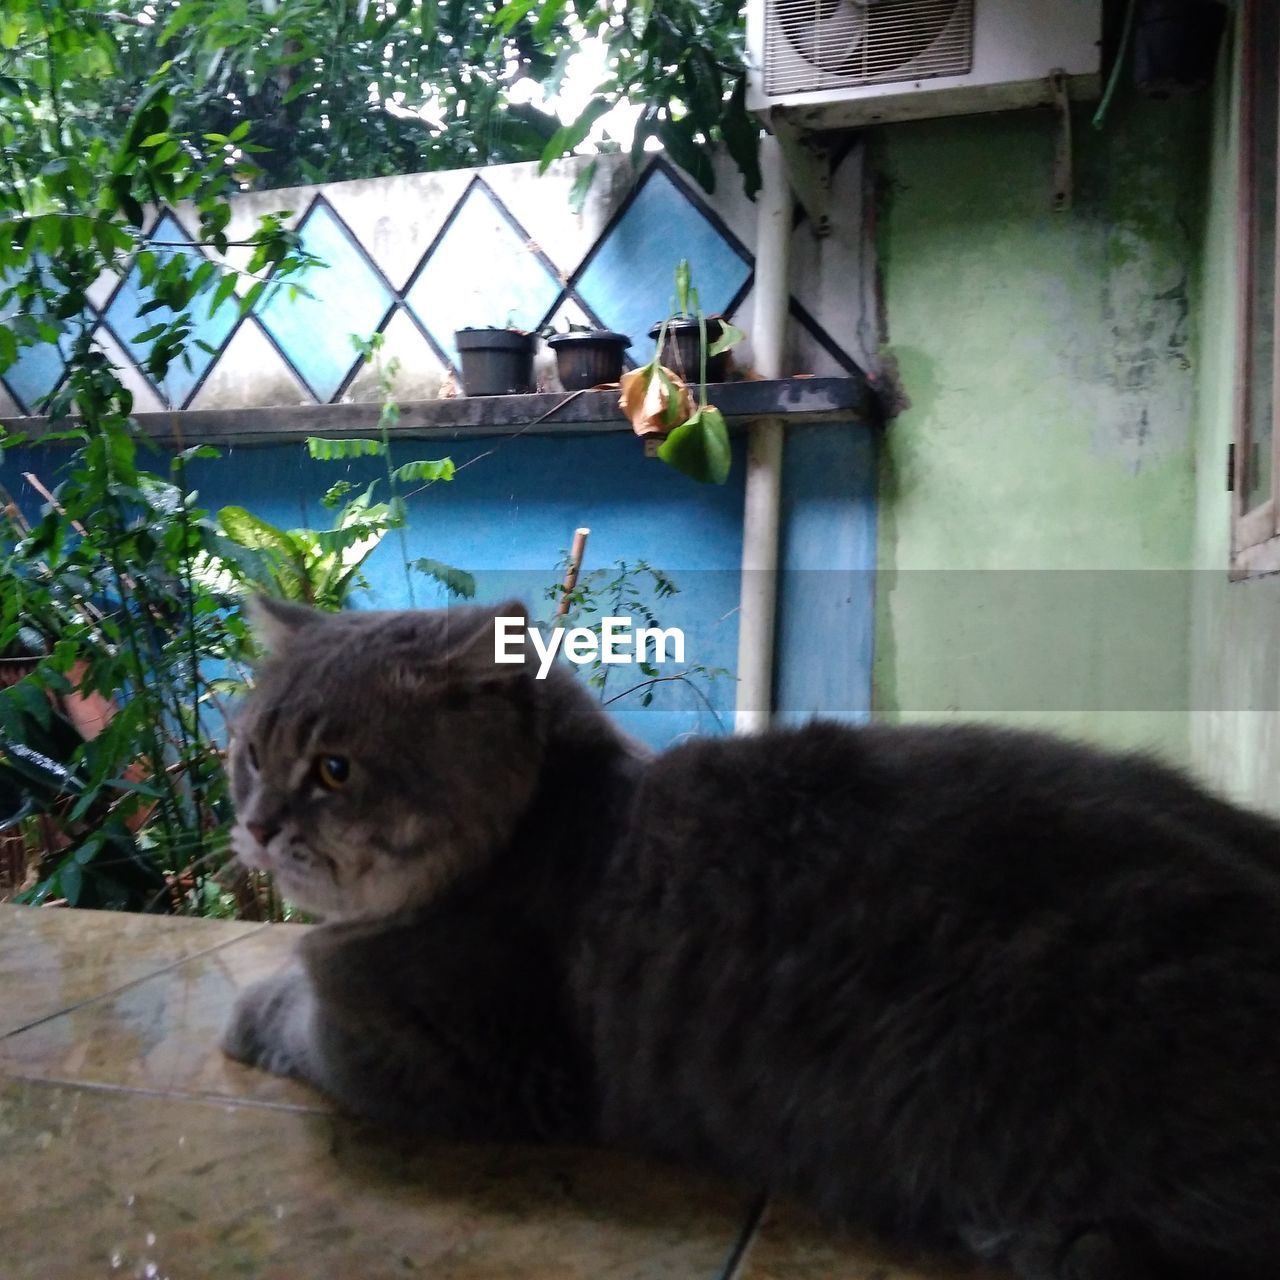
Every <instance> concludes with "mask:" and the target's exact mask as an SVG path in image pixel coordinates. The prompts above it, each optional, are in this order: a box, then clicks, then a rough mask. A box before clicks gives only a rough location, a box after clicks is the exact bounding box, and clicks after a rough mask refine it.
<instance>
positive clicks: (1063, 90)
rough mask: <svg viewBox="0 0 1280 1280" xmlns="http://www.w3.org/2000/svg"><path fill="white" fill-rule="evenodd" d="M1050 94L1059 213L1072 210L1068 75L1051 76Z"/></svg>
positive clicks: (1054, 183)
mask: <svg viewBox="0 0 1280 1280" xmlns="http://www.w3.org/2000/svg"><path fill="white" fill-rule="evenodd" d="M1049 93H1050V95H1051V97H1052V99H1053V110H1054V112H1055V114H1056V115H1057V125H1056V128H1055V130H1054V138H1053V207H1054V209H1055V210H1056V211H1057V212H1058V213H1066V212H1067V210H1068V209H1070V208H1071V194H1072V191H1071V189H1072V185H1073V183H1072V172H1071V102H1070V100H1069V99H1068V97H1067V73H1066V72H1065V71H1053V72H1050V74H1049Z"/></svg>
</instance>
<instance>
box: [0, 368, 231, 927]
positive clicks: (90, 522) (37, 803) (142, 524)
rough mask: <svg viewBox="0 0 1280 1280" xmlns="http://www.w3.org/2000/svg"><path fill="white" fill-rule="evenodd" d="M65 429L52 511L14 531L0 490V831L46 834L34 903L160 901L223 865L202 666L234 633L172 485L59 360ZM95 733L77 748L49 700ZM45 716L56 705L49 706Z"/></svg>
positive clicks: (177, 485)
mask: <svg viewBox="0 0 1280 1280" xmlns="http://www.w3.org/2000/svg"><path fill="white" fill-rule="evenodd" d="M69 377H70V379H71V381H72V382H73V383H74V385H75V394H76V402H77V405H78V407H79V408H80V411H81V413H82V415H83V416H82V422H83V423H84V425H82V426H80V427H78V428H75V429H73V430H72V431H71V432H69V433H68V434H70V435H71V436H72V437H73V443H74V447H73V448H72V449H71V450H70V453H69V457H68V462H67V465H66V466H65V467H64V468H63V476H64V479H63V481H62V483H61V484H60V485H59V486H58V489H57V495H56V497H57V502H56V504H52V503H51V504H49V505H48V506H47V507H46V508H45V510H44V512H43V514H42V515H41V516H40V518H39V519H38V520H36V521H35V522H34V523H33V524H28V523H27V522H26V520H25V519H23V518H22V517H21V516H20V515H19V514H18V512H17V508H16V507H14V506H13V505H12V503H11V502H10V500H9V498H8V495H3V497H4V501H5V504H6V507H7V509H8V510H9V513H10V514H9V518H8V521H7V522H6V525H5V528H4V530H3V535H4V536H3V544H2V561H0V580H3V583H4V591H3V596H2V597H0V604H2V609H0V652H3V653H5V654H15V653H22V652H25V653H27V654H29V655H30V657H31V660H32V662H33V664H34V670H33V671H32V672H31V673H30V674H29V675H27V676H26V677H25V678H24V679H22V680H20V681H18V682H17V683H15V684H13V685H11V686H10V687H8V688H5V689H3V690H0V827H3V826H13V825H17V824H19V823H22V822H24V821H26V820H29V819H31V818H33V817H35V816H38V815H39V816H43V817H44V818H45V819H47V820H48V821H49V822H50V823H51V824H52V827H51V828H50V829H52V830H56V831H57V832H58V839H57V841H56V842H55V843H54V844H52V845H51V846H50V847H48V848H47V849H46V850H45V854H44V857H43V858H42V859H41V861H40V864H39V866H38V867H37V877H36V882H35V883H34V885H33V886H32V887H31V888H30V889H29V890H28V892H27V894H26V899H27V900H28V901H32V902H40V901H44V900H46V899H48V898H51V897H55V898H56V897H61V898H64V899H66V901H68V902H69V903H71V904H72V905H80V906H114V907H128V908H133V909H146V908H151V909H154V908H156V907H162V908H164V909H171V908H172V907H173V906H174V905H175V904H176V903H177V902H180V901H181V893H180V892H178V891H175V890H173V886H174V884H175V883H176V882H177V881H178V880H180V879H181V878H182V877H183V876H184V875H185V876H189V877H191V879H192V883H193V884H196V885H198V884H199V883H202V882H203V879H204V876H205V873H206V872H207V871H208V870H210V869H212V868H213V867H215V866H216V865H217V864H218V863H219V862H221V861H222V860H223V856H224V851H225V828H226V823H227V820H228V817H229V813H228V806H227V795H226V784H225V778H224V775H223V771H222V765H221V753H220V748H219V745H218V733H219V730H220V727H221V724H222V711H221V707H220V705H219V702H218V696H217V694H216V692H215V690H214V688H213V686H212V683H211V682H210V681H209V680H208V679H207V677H206V673H205V668H206V665H207V664H211V663H215V662H216V663H220V664H227V663H230V664H232V665H234V664H235V663H236V661H237V660H238V658H239V657H240V655H241V653H242V651H243V646H244V640H245V636H244V628H243V626H242V624H241V623H240V622H239V619H238V618H236V617H235V616H234V615H232V616H228V615H227V614H226V613H225V612H224V609H225V606H226V605H227V604H228V603H229V601H227V599H226V598H225V597H224V596H222V595H221V594H220V593H219V592H218V591H217V590H216V589H214V588H213V587H211V586H210V585H208V584H207V583H206V581H205V578H204V574H205V572H206V570H207V566H208V564H209V563H210V562H211V561H212V560H214V559H216V558H217V557H218V555H219V554H220V550H221V548H220V544H219V538H218V535H217V532H216V530H215V529H214V527H213V525H212V523H211V522H210V521H209V519H208V518H207V515H206V513H205V512H204V511H203V510H202V509H201V508H200V507H199V506H198V505H197V503H196V496H195V494H194V493H192V492H190V491H189V490H188V489H187V487H186V485H185V483H184V471H185V467H186V462H187V457H186V456H184V455H181V454H180V455H178V456H177V457H176V458H174V459H173V461H172V463H171V466H170V475H169V477H168V478H167V479H162V478H161V477H159V476H156V475H154V474H151V473H149V472H147V471H145V470H143V469H141V468H140V466H139V465H138V457H137V449H138V443H137V441H136V440H135V438H134V436H133V434H132V432H131V430H130V428H129V424H128V421H127V419H124V418H123V417H122V416H121V407H120V399H119V390H118V389H116V390H115V392H114V393H113V390H112V381H111V379H110V378H109V377H108V376H107V375H105V374H104V373H103V371H102V370H101V369H100V368H97V367H95V366H93V365H89V366H88V367H87V368H82V367H73V368H72V370H71V371H70V375H69ZM73 704H74V705H78V706H79V707H80V708H81V709H82V711H87V712H89V713H92V714H93V716H94V718H97V719H99V720H101V721H105V723H102V724H100V732H98V733H97V735H96V736H92V737H90V738H89V739H88V740H86V738H85V737H84V736H82V733H81V732H78V731H77V729H76V727H74V726H73V724H72V722H71V720H70V719H69V718H68V715H67V714H66V713H65V712H64V710H62V708H69V707H70V706H72V705H73ZM55 707H56V708H58V709H55Z"/></svg>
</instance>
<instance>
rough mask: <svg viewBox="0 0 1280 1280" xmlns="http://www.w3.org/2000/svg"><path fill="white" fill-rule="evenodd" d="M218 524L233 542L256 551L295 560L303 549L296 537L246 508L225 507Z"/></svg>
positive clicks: (220, 513)
mask: <svg viewBox="0 0 1280 1280" xmlns="http://www.w3.org/2000/svg"><path fill="white" fill-rule="evenodd" d="M218 523H219V524H220V525H221V526H222V531H223V532H224V533H225V534H226V535H227V537H228V538H230V539H231V541H232V542H237V543H239V544H240V545H241V546H242V547H249V548H250V549H251V550H255V551H274V552H276V553H277V554H279V555H282V556H286V557H289V558H293V557H296V556H298V555H299V554H300V553H301V550H302V548H301V547H300V546H299V544H298V542H297V541H296V540H295V539H294V537H293V536H292V535H291V534H290V533H288V532H286V531H285V530H284V529H279V528H277V527H276V526H275V525H273V524H270V523H269V522H268V521H266V520H263V519H262V518H261V517H260V516H255V515H254V514H253V513H252V512H251V511H246V510H245V509H244V507H223V508H222V510H221V511H219V512H218Z"/></svg>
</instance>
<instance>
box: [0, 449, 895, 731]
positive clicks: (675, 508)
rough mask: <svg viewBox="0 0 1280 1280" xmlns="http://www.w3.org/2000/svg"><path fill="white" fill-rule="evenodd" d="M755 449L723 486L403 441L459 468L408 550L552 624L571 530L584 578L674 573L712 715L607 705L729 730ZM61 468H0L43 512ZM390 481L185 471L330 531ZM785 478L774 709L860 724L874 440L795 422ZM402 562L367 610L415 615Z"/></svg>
mask: <svg viewBox="0 0 1280 1280" xmlns="http://www.w3.org/2000/svg"><path fill="white" fill-rule="evenodd" d="M743 443H744V442H743V439H742V438H741V437H739V438H738V439H737V440H736V441H735V455H734V468H733V473H732V475H731V477H730V481H729V483H728V484H726V485H725V486H723V487H720V488H716V487H712V486H702V485H697V484H694V483H693V482H692V481H689V480H686V479H685V478H684V477H682V476H680V475H678V474H676V473H675V472H673V471H671V470H670V469H669V468H668V467H665V466H663V465H662V464H661V463H659V462H656V461H650V460H646V459H645V458H644V457H643V455H642V453H641V448H640V445H639V442H638V441H636V440H635V439H634V438H633V437H632V436H630V435H622V434H617V435H584V436H576V437H566V436H525V437H522V438H520V439H505V440H504V439H501V438H495V439H484V440H467V441H455V442H452V443H449V444H446V443H444V442H440V441H433V442H430V443H427V442H414V441H404V442H397V444H396V446H395V461H396V462H397V463H401V462H407V461H409V460H410V459H413V458H424V457H441V456H445V455H446V454H447V455H448V456H450V457H452V458H453V460H454V462H455V463H456V464H457V466H458V467H459V468H460V469H461V470H460V472H459V474H458V475H457V477H456V478H455V479H454V480H453V481H452V482H451V483H448V484H443V483H442V484H436V485H433V486H432V487H431V488H430V489H428V490H427V491H426V492H424V493H421V494H419V495H417V496H415V497H413V498H412V499H411V500H410V503H409V508H410V521H409V527H408V529H407V530H406V539H407V551H408V556H409V558H410V559H413V558H416V557H419V556H430V557H433V558H435V559H438V560H443V561H445V562H447V563H449V564H453V565H456V566H457V567H458V568H461V569H465V570H467V571H469V572H471V573H473V574H474V575H475V576H476V579H477V588H478V597H479V598H480V599H482V600H484V601H489V602H499V601H502V600H505V599H507V598H509V597H518V598H520V599H522V600H524V601H525V602H526V604H527V605H528V606H529V607H530V609H531V612H532V613H533V614H534V616H535V617H537V616H542V617H545V616H547V615H548V614H549V613H550V612H551V609H552V604H551V602H550V601H549V600H547V598H546V589H547V588H548V587H550V586H552V585H553V584H554V583H555V582H556V581H557V579H558V574H557V571H556V565H557V562H558V560H559V559H560V556H561V553H562V552H563V550H564V549H565V548H567V547H568V545H569V543H570V541H571V540H572V537H573V531H574V529H575V528H576V527H577V526H579V525H585V526H587V527H589V528H590V529H591V539H590V543H589V545H588V551H587V561H586V566H585V568H586V569H587V570H588V571H589V570H591V569H596V568H601V567H609V566H612V565H613V563H614V562H615V561H617V560H619V559H625V560H627V561H632V562H633V561H636V560H647V561H648V562H649V563H650V564H652V565H654V566H655V567H657V568H660V569H663V570H664V571H666V572H668V573H670V574H671V576H672V577H673V578H674V580H675V582H676V584H677V585H678V586H679V588H680V593H679V594H678V595H677V596H675V597H674V598H672V599H670V600H666V601H662V602H659V603H658V604H657V605H656V611H657V613H658V616H659V617H660V619H661V621H662V623H663V625H664V626H678V627H681V628H683V629H684V631H685V634H686V641H687V649H686V654H685V663H686V665H689V664H697V665H701V666H705V667H711V668H724V669H726V671H728V672H729V673H730V674H727V675H725V676H722V677H720V678H718V679H715V680H712V681H711V682H710V683H702V684H701V685H700V687H701V688H702V689H703V690H704V691H705V693H706V694H707V697H708V699H709V702H710V706H708V705H706V703H704V701H703V700H702V699H701V698H700V697H699V696H698V695H697V694H696V693H694V692H693V691H692V690H691V689H689V688H687V687H686V686H684V685H681V684H678V683H672V684H664V685H660V686H658V687H657V688H656V690H655V697H654V701H653V704H652V706H650V707H648V708H642V707H641V706H640V705H639V702H638V700H637V699H636V698H635V697H628V698H625V699H622V700H621V701H619V702H617V703H615V704H614V705H613V707H612V710H613V711H615V713H617V714H618V716H619V718H620V719H621V720H622V721H623V723H624V724H625V725H626V727H627V728H628V729H630V730H631V731H632V732H634V733H636V734H637V735H638V736H640V737H642V738H643V739H645V740H646V741H648V742H650V743H653V744H654V745H659V746H660V745H665V744H667V743H669V742H671V741H673V740H675V739H677V738H679V737H681V736H682V735H687V734H689V733H711V732H716V731H718V729H719V728H721V727H723V728H726V729H727V728H730V727H732V723H733V704H734V693H735V690H734V684H735V682H734V678H733V675H732V672H733V670H734V668H735V666H736V663H737V644H738V615H737V606H738V591H739V564H740V557H741V549H742V510H743V474H744V460H743V452H744V450H743ZM64 456H65V455H63V454H61V452H60V451H59V450H57V449H53V448H50V449H31V450H23V451H17V452H11V453H9V454H8V455H7V456H6V458H5V461H4V463H3V464H0V476H3V480H4V483H5V485H6V487H8V488H10V490H11V491H12V492H13V493H14V495H15V497H17V498H18V501H19V502H20V503H21V504H22V505H23V506H24V507H26V508H27V509H29V510H30V511H32V513H34V511H35V510H36V509H37V508H38V505H39V499H38V497H37V496H36V495H35V494H34V493H33V492H32V491H31V490H30V489H29V488H28V487H27V486H25V485H24V483H23V482H22V480H21V475H20V473H21V472H22V471H23V470H28V469H33V470H35V471H36V472H37V473H38V474H39V475H40V476H41V478H42V479H44V481H45V483H50V481H51V479H53V478H54V477H55V475H56V471H57V468H58V466H59V465H60V462H61V459H62V457H64ZM472 464H474V465H472ZM157 469H159V470H163V469H164V468H163V467H162V466H161V467H158V468H157ZM381 472H382V463H381V460H379V459H360V460H358V461H355V462H350V463H348V462H327V463H326V462H317V461H313V460H312V459H310V458H308V457H307V456H306V453H305V450H304V448H303V446H302V445H301V444H289V445H272V446H261V447H253V448H249V447H241V448H239V449H235V450H232V451H230V452H229V453H228V454H227V455H226V456H224V457H223V458H222V459H219V460H216V461H204V462H198V463H195V464H193V465H192V468H191V471H190V477H191V481H192V484H193V486H194V487H196V488H197V489H198V490H199V494H200V502H201V505H203V506H206V507H208V508H209V509H211V510H214V511H216V510H217V509H218V508H219V507H221V506H224V505H227V504H230V503H234V504H237V505H240V506H244V507H247V508H248V509H249V510H251V511H253V512H255V513H256V514H258V515H260V516H262V517H263V518H265V519H267V520H270V521H271V522H272V523H273V524H277V525H281V526H284V527H298V526H302V525H310V526H312V527H327V525H328V524H329V523H330V519H331V513H330V512H328V511H326V510H325V509H324V508H323V507H322V506H321V503H320V498H321V496H322V495H323V493H324V492H325V490H326V489H327V488H328V487H329V486H330V485H331V484H333V483H334V481H336V480H339V479H342V478H349V479H351V480H352V481H354V482H356V483H361V484H363V483H368V481H370V480H372V479H373V478H375V477H376V476H378V475H379V474H381ZM785 474H786V479H785V487H784V502H785V516H784V522H783V549H782V554H783V565H784V569H785V573H784V576H783V579H782V582H781V584H780V602H781V615H780V631H779V644H778V708H779V712H780V715H781V717H782V718H783V719H786V720H792V721H795V720H803V719H807V718H808V717H809V716H811V715H813V714H817V713H821V714H826V715H832V716H838V717H841V718H850V719H861V718H864V717H865V716H866V715H867V711H868V706H869V701H870V687H871V659H872V652H871V637H872V622H873V618H872V609H873V576H872V575H873V571H874V564H875V475H876V468H875V437H874V435H873V432H872V431H871V430H870V429H868V428H865V427H855V426H847V425H840V426H824V427H815V426H805V427H797V428H793V429H792V432H791V434H790V436H789V439H788V442H787V452H786V470H785ZM402 564H403V553H402V550H401V545H400V542H399V539H398V538H397V537H396V535H395V534H394V533H393V534H391V535H388V537H387V538H386V539H384V541H383V543H382V545H381V546H380V547H379V548H378V549H377V551H375V552H374V554H373V556H372V557H371V558H370V559H369V561H368V562H367V565H366V576H367V577H368V579H369V583H370V588H371V589H370V590H369V591H368V592H362V593H360V594H359V595H358V597H357V600H356V603H357V604H358V605H360V606H361V607H370V608H397V607H402V606H404V605H406V604H408V602H409V599H408V587H407V584H406V581H405V576H404V572H403V568H402ZM414 597H415V602H416V603H417V604H419V605H436V604H439V603H443V598H442V596H441V594H440V592H439V590H438V588H436V587H435V586H434V584H433V583H431V582H430V581H429V580H427V579H425V578H422V577H420V576H419V577H416V579H415V584H414ZM677 667H678V664H671V665H670V666H668V667H667V668H665V670H673V669H677ZM640 678H641V677H640V676H639V674H638V673H637V672H636V670H635V668H632V667H617V668H615V669H614V672H613V674H612V675H611V677H610V688H609V692H610V693H613V692H614V691H615V690H616V691H619V692H620V691H622V690H625V689H627V688H628V687H630V686H631V685H633V684H634V683H636V682H637V681H638V680H639V679H640ZM717 717H718V720H717Z"/></svg>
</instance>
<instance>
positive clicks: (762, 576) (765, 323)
mask: <svg viewBox="0 0 1280 1280" xmlns="http://www.w3.org/2000/svg"><path fill="white" fill-rule="evenodd" d="M760 174H761V179H762V182H761V188H760V194H759V196H758V197H757V207H756V276H755V310H754V313H753V317H752V326H751V345H752V350H753V352H754V355H755V362H754V363H755V371H756V372H757V373H758V374H760V375H761V376H762V377H765V378H781V377H784V376H785V375H786V370H785V369H784V367H783V358H784V357H783V353H784V350H785V347H786V338H787V315H788V311H789V309H790V301H791V293H790V288H789V285H788V280H789V275H790V273H789V270H788V267H789V263H790V257H791V185H790V183H789V181H788V179H787V169H786V162H785V160H784V159H783V155H782V148H781V147H780V146H779V145H778V140H777V139H776V138H775V137H773V136H772V134H766V135H765V136H764V137H763V138H762V139H761V142H760ZM749 431H750V436H749V438H748V442H747V482H746V509H745V511H744V513H743V520H742V586H741V589H740V606H739V614H738V698H737V706H736V709H735V715H734V728H735V729H736V730H737V732H738V733H750V732H752V731H753V730H757V729H764V728H766V727H767V726H768V724H769V720H770V717H771V714H772V706H773V642H774V620H775V616H776V612H777V602H778V574H777V569H778V515H779V510H780V506H781V499H782V431H783V424H782V419H781V418H759V419H757V420H756V421H755V422H753V423H752V424H751V426H750V428H749Z"/></svg>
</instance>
